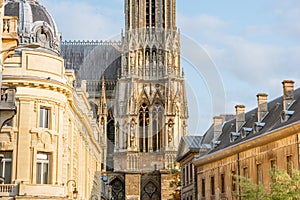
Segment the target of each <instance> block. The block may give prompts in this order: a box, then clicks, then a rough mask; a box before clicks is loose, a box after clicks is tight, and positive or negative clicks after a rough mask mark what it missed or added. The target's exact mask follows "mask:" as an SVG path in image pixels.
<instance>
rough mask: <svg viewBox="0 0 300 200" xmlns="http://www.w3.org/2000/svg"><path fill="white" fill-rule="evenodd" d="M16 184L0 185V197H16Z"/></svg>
mask: <svg viewBox="0 0 300 200" xmlns="http://www.w3.org/2000/svg"><path fill="white" fill-rule="evenodd" d="M18 190H19V187H18V185H17V184H0V197H14V196H17V195H18Z"/></svg>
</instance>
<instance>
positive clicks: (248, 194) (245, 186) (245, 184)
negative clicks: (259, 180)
mask: <svg viewBox="0 0 300 200" xmlns="http://www.w3.org/2000/svg"><path fill="white" fill-rule="evenodd" d="M234 176H235V175H234ZM235 179H236V180H239V181H236V185H237V186H238V188H239V190H238V192H235V193H234V196H235V197H237V198H238V197H240V198H241V199H247V200H265V199H267V193H266V190H265V188H264V186H263V185H262V184H259V185H257V184H255V183H253V182H252V180H251V179H248V178H245V177H243V176H240V177H236V178H235Z"/></svg>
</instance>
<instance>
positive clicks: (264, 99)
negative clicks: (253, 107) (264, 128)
mask: <svg viewBox="0 0 300 200" xmlns="http://www.w3.org/2000/svg"><path fill="white" fill-rule="evenodd" d="M256 97H257V104H258V106H257V121H258V122H261V121H262V119H263V118H264V117H265V116H266V114H267V112H268V95H267V94H265V93H259V94H257V95H256Z"/></svg>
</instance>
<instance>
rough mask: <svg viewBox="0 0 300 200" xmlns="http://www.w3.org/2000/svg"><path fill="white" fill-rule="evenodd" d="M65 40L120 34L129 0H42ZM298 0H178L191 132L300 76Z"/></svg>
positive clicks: (252, 104) (272, 93) (271, 96)
mask: <svg viewBox="0 0 300 200" xmlns="http://www.w3.org/2000/svg"><path fill="white" fill-rule="evenodd" d="M40 2H41V4H43V5H44V6H45V7H46V8H47V9H48V11H49V12H50V13H51V14H52V15H53V17H54V19H55V21H56V23H57V26H58V28H59V31H60V32H62V34H63V39H64V40H101V39H102V40H104V39H111V38H113V39H115V38H118V35H119V34H120V32H121V29H122V28H123V27H124V20H123V18H124V14H123V5H124V3H123V0H40ZM299 19H300V1H299V0H284V1H282V0H263V1H262V0H251V1H250V0H246V1H241V0H226V1H219V0H177V25H178V27H179V28H180V32H181V35H182V67H183V68H184V70H185V72H186V73H185V74H186V76H185V78H186V87H187V91H188V95H189V107H190V122H189V131H190V133H191V134H202V133H203V132H204V131H205V130H206V129H207V128H208V126H209V125H210V124H211V121H212V117H213V116H215V115H218V114H221V113H234V112H235V111H234V106H235V105H236V104H244V105H245V106H246V110H251V109H253V108H254V107H255V106H256V94H257V93H260V92H265V93H268V94H269V99H270V100H272V99H274V98H276V97H277V96H279V95H281V94H282V85H281V82H282V80H284V79H292V80H294V81H295V82H296V87H298V86H299V83H300V70H299V68H300V23H299Z"/></svg>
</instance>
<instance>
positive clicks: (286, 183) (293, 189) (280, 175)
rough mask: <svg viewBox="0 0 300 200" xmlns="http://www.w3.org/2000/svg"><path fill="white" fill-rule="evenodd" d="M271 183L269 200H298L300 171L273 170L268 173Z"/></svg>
mask: <svg viewBox="0 0 300 200" xmlns="http://www.w3.org/2000/svg"><path fill="white" fill-rule="evenodd" d="M270 175H271V178H272V180H273V182H272V183H271V192H270V194H269V198H270V199H271V200H297V199H299V200H300V170H292V173H291V174H289V173H288V172H287V171H286V170H283V169H275V170H271V171H270Z"/></svg>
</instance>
